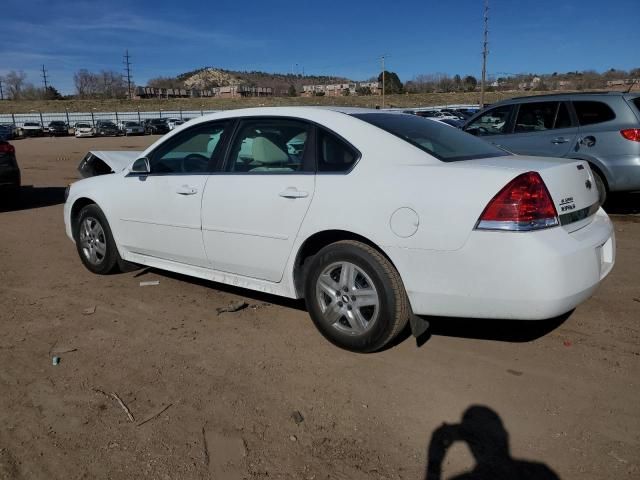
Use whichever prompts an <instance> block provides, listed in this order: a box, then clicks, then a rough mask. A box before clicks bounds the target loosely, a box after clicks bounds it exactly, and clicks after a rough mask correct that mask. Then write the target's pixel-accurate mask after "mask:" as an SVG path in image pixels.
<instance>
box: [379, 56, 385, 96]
mask: <svg viewBox="0 0 640 480" xmlns="http://www.w3.org/2000/svg"><path fill="white" fill-rule="evenodd" d="M384 57H385V56H384V55H382V56H381V57H380V60H381V61H382V107H381V108H384Z"/></svg>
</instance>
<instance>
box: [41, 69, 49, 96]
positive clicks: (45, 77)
mask: <svg viewBox="0 0 640 480" xmlns="http://www.w3.org/2000/svg"><path fill="white" fill-rule="evenodd" d="M42 81H43V83H44V89H45V90H47V89H48V88H49V83H48V82H47V70H46V69H45V68H44V65H42Z"/></svg>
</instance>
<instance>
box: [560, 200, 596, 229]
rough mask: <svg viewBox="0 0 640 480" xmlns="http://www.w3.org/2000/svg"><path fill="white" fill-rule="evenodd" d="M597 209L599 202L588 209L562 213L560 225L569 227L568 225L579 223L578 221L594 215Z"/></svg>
mask: <svg viewBox="0 0 640 480" xmlns="http://www.w3.org/2000/svg"><path fill="white" fill-rule="evenodd" d="M599 208H600V202H596V203H594V204H593V205H591V206H589V207H585V208H581V209H580V210H575V211H573V212H569V213H563V214H562V215H560V225H569V224H570V223H575V222H579V221H580V220H584V219H585V218H589V217H590V216H591V215H593V214H594V213H596V212H597V211H598V209H599Z"/></svg>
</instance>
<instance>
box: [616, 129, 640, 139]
mask: <svg viewBox="0 0 640 480" xmlns="http://www.w3.org/2000/svg"><path fill="white" fill-rule="evenodd" d="M620 133H621V134H622V136H623V137H624V138H626V139H627V140H631V141H632V142H640V128H627V129H626V130H620Z"/></svg>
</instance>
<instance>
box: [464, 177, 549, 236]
mask: <svg viewBox="0 0 640 480" xmlns="http://www.w3.org/2000/svg"><path fill="white" fill-rule="evenodd" d="M556 225H558V212H556V207H555V206H554V205H553V201H552V200H551V195H549V191H548V190H547V187H546V185H545V184H544V182H543V181H542V178H540V175H539V174H538V173H536V172H527V173H523V174H522V175H518V176H517V177H516V178H514V179H513V180H511V182H509V183H508V184H507V186H506V187H504V188H503V189H502V190H500V191H499V192H498V194H497V195H496V196H495V197H493V198H492V199H491V201H490V202H489V204H488V205H487V206H486V208H485V209H484V212H482V215H480V219H479V220H478V224H477V225H476V228H477V229H481V230H517V231H523V230H537V229H540V228H548V227H555V226H556Z"/></svg>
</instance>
